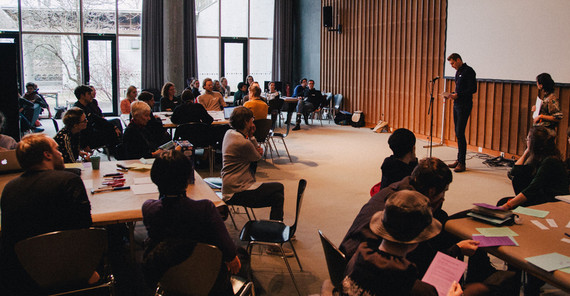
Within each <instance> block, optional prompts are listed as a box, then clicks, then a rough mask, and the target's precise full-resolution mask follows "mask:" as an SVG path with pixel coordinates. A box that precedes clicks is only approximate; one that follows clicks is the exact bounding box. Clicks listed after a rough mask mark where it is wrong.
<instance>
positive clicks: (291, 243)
mask: <svg viewBox="0 0 570 296" xmlns="http://www.w3.org/2000/svg"><path fill="white" fill-rule="evenodd" d="M289 244H290V245H291V250H293V254H295V259H297V263H298V264H299V269H301V271H303V266H301V261H300V260H299V256H297V251H295V247H294V246H293V242H292V241H289Z"/></svg>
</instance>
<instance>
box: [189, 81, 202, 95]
mask: <svg viewBox="0 0 570 296" xmlns="http://www.w3.org/2000/svg"><path fill="white" fill-rule="evenodd" d="M191 86H192V87H191V89H192V95H193V96H194V98H197V97H199V96H200V95H201V93H200V80H198V79H194V80H193V81H192V84H191Z"/></svg>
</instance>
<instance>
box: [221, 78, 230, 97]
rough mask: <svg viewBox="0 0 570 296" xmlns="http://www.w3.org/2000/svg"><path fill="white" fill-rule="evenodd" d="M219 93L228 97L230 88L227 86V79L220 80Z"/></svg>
mask: <svg viewBox="0 0 570 296" xmlns="http://www.w3.org/2000/svg"><path fill="white" fill-rule="evenodd" d="M220 84H221V85H220V93H221V94H222V96H224V97H226V98H227V97H229V96H230V86H229V85H228V79H227V78H226V77H222V78H220Z"/></svg>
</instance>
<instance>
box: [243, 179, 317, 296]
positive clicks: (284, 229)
mask: <svg viewBox="0 0 570 296" xmlns="http://www.w3.org/2000/svg"><path fill="white" fill-rule="evenodd" d="M306 187H307V181H306V180H304V179H301V180H299V187H298V189H297V208H296V212H295V223H293V225H291V226H288V225H286V224H285V223H283V222H281V221H273V220H256V221H249V222H247V223H246V224H245V225H244V227H243V228H242V230H241V233H240V235H239V238H240V240H242V241H247V242H248V245H247V250H248V253H249V255H250V256H251V251H252V249H253V245H254V244H259V245H269V246H276V247H279V249H280V250H281V254H282V256H281V258H283V261H285V265H287V269H288V270H289V274H290V275H291V279H292V280H293V284H294V285H295V289H296V290H297V293H298V294H299V295H301V292H300V291H299V287H298V286H297V282H296V281H295V277H294V276H293V271H292V270H291V266H290V265H289V262H288V261H287V257H286V256H285V252H284V251H283V244H284V243H286V242H289V244H290V245H291V249H292V250H293V253H294V254H295V259H297V263H298V264H299V268H300V269H301V271H303V267H302V266H301V261H299V256H297V251H295V247H294V246H293V244H292V243H291V238H292V237H293V236H294V235H295V231H296V230H297V222H298V220H299V214H300V212H301V204H302V202H303V193H304V192H305V188H306Z"/></svg>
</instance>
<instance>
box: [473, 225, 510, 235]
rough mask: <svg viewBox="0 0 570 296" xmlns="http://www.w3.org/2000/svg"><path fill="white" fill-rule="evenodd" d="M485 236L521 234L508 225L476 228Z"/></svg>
mask: <svg viewBox="0 0 570 296" xmlns="http://www.w3.org/2000/svg"><path fill="white" fill-rule="evenodd" d="M475 229H476V230H477V231H479V233H480V234H482V235H484V236H519V235H518V233H516V232H514V231H512V230H511V229H510V228H508V227H491V228H475Z"/></svg>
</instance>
